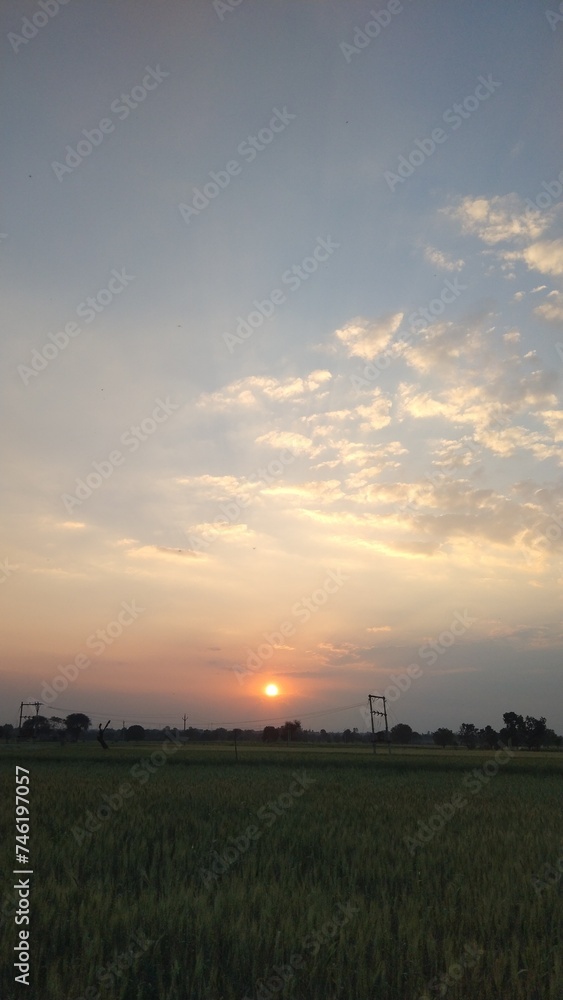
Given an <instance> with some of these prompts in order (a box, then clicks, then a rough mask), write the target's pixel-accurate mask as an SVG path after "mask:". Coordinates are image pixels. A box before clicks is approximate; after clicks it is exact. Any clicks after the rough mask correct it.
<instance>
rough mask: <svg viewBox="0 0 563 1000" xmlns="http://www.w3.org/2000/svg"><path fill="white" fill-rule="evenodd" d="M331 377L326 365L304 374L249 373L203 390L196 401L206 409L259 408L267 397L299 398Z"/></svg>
mask: <svg viewBox="0 0 563 1000" xmlns="http://www.w3.org/2000/svg"><path fill="white" fill-rule="evenodd" d="M331 378H332V374H331V372H329V371H326V370H324V369H315V371H312V372H310V373H309V375H308V376H305V377H304V378H294V377H290V378H286V379H277V378H273V377H267V376H264V375H249V376H247V377H246V378H242V379H238V380H236V381H235V382H231V383H230V384H229V385H227V386H225V387H224V388H223V389H219V390H217V391H216V392H211V393H203V394H202V395H201V396H200V398H199V399H198V402H197V405H198V407H200V408H205V409H218V410H224V409H228V408H230V407H232V406H242V407H248V408H258V407H259V406H260V403H261V402H262V400H264V399H270V400H274V401H275V402H285V401H287V400H299V399H303V398H305V397H307V396H308V395H311V394H313V395H314V394H316V393H317V392H318V390H319V389H320V388H321V387H322V386H323V385H324V384H325V383H326V382H329V381H330V379H331Z"/></svg>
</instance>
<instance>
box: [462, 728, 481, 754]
mask: <svg viewBox="0 0 563 1000" xmlns="http://www.w3.org/2000/svg"><path fill="white" fill-rule="evenodd" d="M458 736H459V741H460V743H462V744H463V746H464V747H467V749H468V750H474V749H475V747H476V746H477V736H478V733H477V726H474V725H473V723H472V722H462V723H461V726H460V727H459V733H458Z"/></svg>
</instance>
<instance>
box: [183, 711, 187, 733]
mask: <svg viewBox="0 0 563 1000" xmlns="http://www.w3.org/2000/svg"><path fill="white" fill-rule="evenodd" d="M182 718H183V720H184V732H186V722H187V721H188V717H187V715H186V713H185V712H184V714H183V716H182Z"/></svg>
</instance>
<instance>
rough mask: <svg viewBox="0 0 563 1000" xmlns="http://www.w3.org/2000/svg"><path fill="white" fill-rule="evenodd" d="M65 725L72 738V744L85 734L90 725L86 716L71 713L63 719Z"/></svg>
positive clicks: (80, 713)
mask: <svg viewBox="0 0 563 1000" xmlns="http://www.w3.org/2000/svg"><path fill="white" fill-rule="evenodd" d="M65 725H66V728H67V730H68V732H69V733H70V736H71V737H72V741H73V743H76V741H77V740H78V739H79V738H80V736H81V735H82V734H83V733H85V732H87V730H88V729H89V728H90V726H91V725H92V723H91V722H90V719H89V718H88V716H87V715H84V714H83V712H71V714H70V715H67V717H66V719H65Z"/></svg>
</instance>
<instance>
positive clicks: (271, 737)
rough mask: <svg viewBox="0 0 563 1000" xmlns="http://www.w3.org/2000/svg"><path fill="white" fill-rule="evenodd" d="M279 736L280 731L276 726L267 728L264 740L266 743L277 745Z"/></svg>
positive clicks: (263, 736)
mask: <svg viewBox="0 0 563 1000" xmlns="http://www.w3.org/2000/svg"><path fill="white" fill-rule="evenodd" d="M279 735H280V734H279V730H278V729H276V727H275V726H265V727H264V732H263V733H262V739H263V740H264V743H275V742H276V740H277V739H278V737H279Z"/></svg>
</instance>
